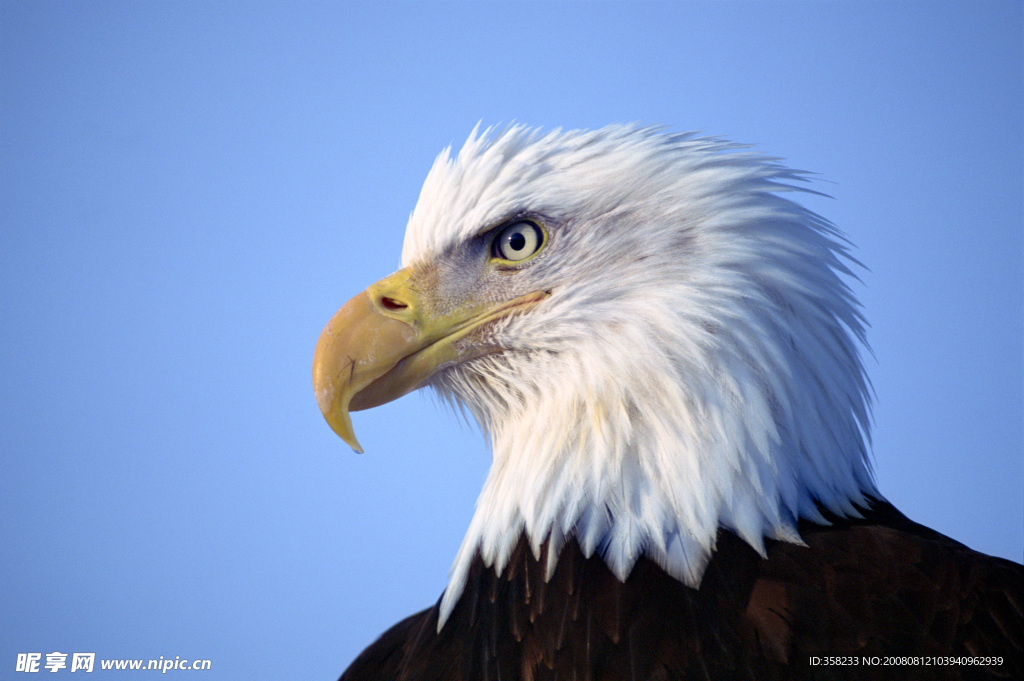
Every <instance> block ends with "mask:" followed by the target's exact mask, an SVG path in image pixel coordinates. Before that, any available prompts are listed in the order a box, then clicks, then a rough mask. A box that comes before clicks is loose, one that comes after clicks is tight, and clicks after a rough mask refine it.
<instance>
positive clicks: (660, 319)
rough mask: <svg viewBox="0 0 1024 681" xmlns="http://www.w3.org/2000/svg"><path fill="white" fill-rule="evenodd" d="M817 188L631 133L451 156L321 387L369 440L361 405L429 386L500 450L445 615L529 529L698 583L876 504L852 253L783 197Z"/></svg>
mask: <svg viewBox="0 0 1024 681" xmlns="http://www.w3.org/2000/svg"><path fill="white" fill-rule="evenodd" d="M802 181H803V177H802V175H801V174H800V173H798V172H795V171H792V170H788V169H786V168H785V167H783V166H781V165H779V164H778V163H777V162H775V161H773V160H771V159H766V158H763V157H760V156H757V155H754V154H751V153H748V152H745V151H743V150H742V148H740V147H737V146H736V145H732V144H728V143H726V142H723V141H720V140H717V139H708V138H699V137H693V136H690V135H678V134H665V133H662V132H660V131H658V130H655V129H641V128H635V127H630V126H612V127H608V128H604V129H601V130H598V131H594V132H579V131H573V132H567V133H561V132H557V131H556V132H551V133H547V134H540V133H538V132H536V131H532V130H528V129H525V128H522V127H512V128H508V129H506V130H504V131H503V132H500V133H497V134H491V133H490V132H489V131H487V132H483V133H482V134H478V132H477V131H474V132H473V134H471V135H470V137H469V139H468V140H467V142H466V143H465V145H464V146H463V148H462V150H461V151H460V152H459V153H458V156H457V157H455V158H454V159H453V158H452V157H451V155H450V153H449V151H448V150H445V151H444V152H442V153H441V155H440V156H439V157H438V159H437V161H436V162H435V163H434V166H433V168H432V169H431V171H430V174H429V175H428V176H427V179H426V182H425V183H424V186H423V190H422V193H421V194H420V199H419V202H418V204H417V205H416V208H415V210H414V212H413V214H412V216H411V218H410V220H409V225H408V227H407V230H406V236H405V246H404V250H403V254H402V260H403V269H401V270H400V271H399V272H396V273H395V274H393V275H391V276H390V277H387V278H386V279H384V280H382V281H380V282H378V283H377V284H374V285H373V286H371V287H370V288H369V289H367V291H366V292H364V293H362V294H359V295H358V296H356V297H355V298H353V299H352V301H350V302H349V303H348V304H347V305H346V306H345V307H344V308H342V310H340V311H339V313H338V315H336V316H335V318H334V319H332V321H331V323H329V324H328V326H327V328H325V330H324V334H323V336H321V340H320V343H319V345H318V348H317V355H316V360H315V363H314V383H315V385H316V389H317V398H318V401H319V402H320V405H321V409H322V410H323V411H324V414H325V416H326V417H327V419H328V421H329V422H330V423H331V425H332V427H334V428H335V430H336V431H338V432H339V434H341V435H342V437H344V438H346V440H347V441H349V442H350V443H351V444H353V445H354V446H356V447H358V444H357V443H356V442H355V438H354V436H353V435H352V431H351V422H350V420H349V416H348V412H349V411H350V410H355V409H361V408H368V407H372V406H376V405H377V404H380V403H383V402H386V401H389V400H391V399H394V398H396V397H397V396H399V395H401V394H404V393H405V392H408V391H409V390H413V389H415V388H418V387H420V386H423V385H429V386H430V387H432V388H434V389H435V390H437V391H438V393H440V395H442V396H443V397H444V398H445V399H447V400H449V401H451V402H453V403H456V404H459V405H462V406H464V407H465V408H467V409H468V410H469V411H470V412H471V413H472V414H473V415H474V416H475V417H476V419H477V420H478V421H479V423H480V424H481V426H482V427H483V429H484V430H485V431H486V432H487V433H488V434H489V437H490V440H491V448H492V450H493V456H494V461H493V465H492V467H491V471H490V474H489V476H488V478H487V482H486V483H485V486H484V489H483V492H482V494H481V496H480V499H479V501H478V505H477V511H476V514H475V516H474V518H473V521H472V524H471V526H470V529H469V532H468V533H467V536H466V539H465V541H464V542H463V546H462V548H461V549H460V551H459V555H458V557H457V558H456V562H455V565H454V567H453V575H452V580H451V583H450V585H449V588H448V590H447V592H446V594H445V601H444V603H443V606H442V620H441V621H442V622H443V621H444V617H445V616H447V614H448V612H450V609H451V607H452V606H453V605H454V603H455V601H456V600H457V599H458V596H459V595H460V594H461V591H462V587H463V584H464V580H465V577H466V571H467V570H468V567H469V564H470V562H471V560H472V559H473V557H474V556H475V555H476V554H477V553H479V554H480V555H481V556H482V557H483V559H484V561H485V563H487V564H489V565H493V566H494V567H495V568H496V569H497V570H499V571H500V570H501V569H502V568H503V567H504V565H505V563H506V561H507V559H508V556H509V554H510V552H511V550H512V549H513V548H514V547H515V544H516V543H517V541H518V539H519V537H520V535H521V534H522V532H525V533H526V535H527V537H528V539H529V541H530V543H531V545H532V546H533V548H534V551H535V553H536V555H538V556H539V555H540V547H541V546H542V544H543V543H545V542H550V543H551V545H550V547H549V551H548V556H549V559H550V561H551V562H550V563H549V571H551V570H553V568H554V560H555V558H556V557H557V554H558V549H559V548H560V547H561V545H562V544H563V543H564V542H565V541H567V540H569V539H575V540H576V541H578V542H579V544H580V546H581V547H582V549H583V551H584V553H585V554H587V555H591V554H593V553H598V554H600V555H601V556H602V557H603V558H604V559H605V561H606V562H607V564H608V565H609V567H610V568H611V569H612V570H613V571H614V572H615V573H616V574H617V575H618V576H619V577H620V578H622V579H625V577H626V576H627V575H628V574H629V572H630V570H631V568H632V566H633V564H634V563H635V561H636V560H637V558H639V557H640V556H641V555H647V556H649V557H651V558H652V559H654V560H656V561H657V562H658V563H659V564H660V565H662V566H663V567H664V568H665V569H666V570H667V571H668V572H669V573H670V574H672V575H674V576H675V577H677V578H678V579H680V580H683V581H684V582H686V583H687V584H689V585H692V586H696V585H698V584H699V582H700V578H701V575H702V573H703V568H704V565H705V564H706V562H707V559H708V558H709V556H710V554H711V552H712V551H713V550H714V541H715V536H716V534H717V531H718V529H719V528H720V527H724V528H727V529H729V530H732V531H734V532H735V533H736V534H738V535H739V536H740V537H742V538H743V539H744V540H746V541H747V542H748V543H749V544H750V545H751V546H753V547H754V548H755V549H757V550H758V551H760V552H762V553H763V552H764V543H763V539H764V538H765V537H769V538H775V539H782V540H787V541H799V536H798V534H797V529H796V524H797V520H798V519H800V518H805V519H809V520H814V521H819V522H824V519H823V518H822V517H821V515H820V513H819V512H818V508H817V505H818V504H820V505H821V506H823V507H825V508H827V509H828V510H829V511H831V512H833V513H836V514H839V515H856V514H857V511H856V508H855V507H856V506H863V505H864V504H865V503H866V502H865V498H864V497H865V495H873V496H878V492H877V490H876V489H875V487H874V484H873V481H872V476H871V472H870V467H869V464H868V459H867V443H866V440H867V438H868V432H869V418H870V417H869V386H868V383H867V379H866V378H865V375H864V371H863V367H862V364H861V360H860V355H859V351H858V344H863V341H864V338H863V336H864V324H863V320H862V318H861V316H860V313H859V311H858V307H857V303H856V301H855V300H854V298H853V296H852V294H851V292H850V289H849V288H848V286H847V285H846V284H845V283H844V281H843V279H842V277H841V275H849V274H850V272H849V270H848V264H850V263H852V262H853V261H852V259H851V258H850V257H849V255H848V254H847V251H846V248H845V247H844V245H843V242H842V240H841V237H840V235H839V234H838V232H837V231H836V230H835V228H834V227H833V226H832V225H831V224H829V223H828V222H827V221H825V220H824V219H822V218H821V217H819V216H817V215H815V214H814V213H812V212H810V211H808V210H806V209H804V208H802V207H801V206H799V205H797V204H796V203H794V202H792V201H790V200H789V199H787V198H784V195H785V194H787V193H788V192H790V191H793V190H794V189H796V188H797V187H796V186H795V183H796V184H798V183H800V182H802Z"/></svg>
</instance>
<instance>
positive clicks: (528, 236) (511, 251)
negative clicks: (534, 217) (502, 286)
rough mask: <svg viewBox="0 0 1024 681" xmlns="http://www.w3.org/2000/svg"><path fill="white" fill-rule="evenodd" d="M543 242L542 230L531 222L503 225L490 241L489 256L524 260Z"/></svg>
mask: <svg viewBox="0 0 1024 681" xmlns="http://www.w3.org/2000/svg"><path fill="white" fill-rule="evenodd" d="M543 244H544V232H543V230H541V228H540V227H538V226H537V225H535V224H534V223H532V222H526V221H521V222H514V223H512V224H511V225H508V226H507V227H503V228H502V229H501V230H500V231H499V232H498V234H497V236H495V237H494V241H493V242H492V243H491V257H493V258H497V259H499V260H507V261H510V262H520V261H522V260H526V259H527V258H529V257H530V256H531V255H533V254H534V253H536V252H537V251H539V250H540V247H541V246H542V245H543Z"/></svg>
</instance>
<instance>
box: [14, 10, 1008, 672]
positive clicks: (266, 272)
mask: <svg viewBox="0 0 1024 681" xmlns="http://www.w3.org/2000/svg"><path fill="white" fill-rule="evenodd" d="M1022 26H1024V5H1022V4H1021V3H1020V2H961V3H934V2H927V3H911V2H899V3H888V2H862V3H831V2H830V3H809V2H807V3H793V4H786V3H733V2H717V3H690V4H686V5H685V6H676V5H668V4H655V3H631V4H618V3H589V2H577V3H571V4H553V5H549V4H542V3H535V4H534V3H531V4H504V3H500V4H499V3H472V4H471V3H465V4H448V3H445V4H440V3H439V4H434V3H417V4H413V3H403V4H372V5H371V3H366V2H359V3H354V4H351V5H348V4H342V3H310V2H296V1H295V0H289V2H287V3H286V2H277V3H265V2H264V3H231V2H216V3H209V2H184V1H181V2H161V3H156V2H88V3H86V2H52V1H46V0H43V1H39V2H12V1H10V0H2V1H0V542H2V550H0V584H2V585H3V586H2V588H0V612H2V613H3V616H2V617H0V677H2V678H11V677H12V676H13V675H14V671H13V670H14V666H15V658H16V654H17V653H18V652H42V653H47V652H52V651H55V650H56V651H62V652H68V653H70V652H95V653H96V654H97V657H98V658H115V657H125V658H147V659H148V658H156V657H158V656H161V655H162V656H164V657H165V658H173V657H174V656H180V657H182V658H189V659H191V658H209V659H211V660H212V662H213V668H214V671H213V672H210V673H208V674H207V676H209V677H210V678H217V679H243V678H245V679H283V678H303V679H332V678H335V677H336V676H337V674H338V673H339V672H340V671H341V670H342V669H343V668H344V667H345V666H346V665H347V664H348V662H349V661H350V660H351V659H352V658H353V657H354V656H355V655H356V654H357V653H358V652H359V651H360V650H361V649H362V648H363V647H365V646H366V645H367V644H368V643H370V642H371V641H372V640H373V639H374V638H375V637H376V636H377V635H378V634H379V633H381V631H383V630H384V629H385V628H386V627H387V626H389V625H391V624H392V623H394V622H396V621H397V620H398V619H400V618H402V617H404V616H405V615H408V614H410V613H412V612H414V611H417V610H419V609H421V608H424V607H427V606H428V605H430V604H431V603H432V602H434V601H435V600H436V599H437V598H438V596H439V595H440V594H441V591H442V590H443V588H444V585H445V582H446V576H447V571H448V568H449V566H450V564H451V561H452V559H453V558H454V556H455V552H456V549H457V547H458V545H459V542H460V540H461V538H462V535H463V532H464V531H465V529H466V527H467V526H468V523H469V519H470V517H471V514H472V510H473V503H474V501H475V498H476V495H477V493H478V491H479V489H480V486H481V484H482V482H483V479H484V476H485V474H486V470H487V466H488V464H489V456H488V454H487V452H486V450H485V447H484V442H483V439H482V437H481V436H480V435H479V434H478V433H477V432H476V429H475V426H470V427H468V426H466V425H463V424H461V423H460V422H459V420H458V419H457V418H456V417H454V416H452V415H450V414H449V413H447V412H446V411H444V409H443V408H441V407H439V406H438V405H436V404H434V403H433V400H432V398H430V397H429V396H427V395H420V394H414V395H412V396H409V397H406V398H403V399H401V400H399V401H398V402H396V403H393V404H391V405H387V406H385V407H382V408H379V409H377V410H374V411H371V412H363V413H360V414H357V415H356V416H355V424H356V428H357V432H358V433H359V437H360V440H361V441H362V443H363V444H364V446H365V447H366V449H367V454H365V455H355V454H353V453H352V452H351V451H350V450H349V449H348V448H347V447H346V446H345V445H344V444H343V443H342V442H341V441H340V440H338V439H337V438H336V437H335V436H334V435H333V434H332V433H331V431H330V429H329V428H328V427H327V425H326V424H325V423H324V422H323V420H322V418H321V416H320V414H319V411H318V410H317V407H316V404H315V401H314V399H313V394H312V389H311V386H310V362H311V357H312V352H313V347H314V344H315V342H316V339H317V336H318V334H319V333H320V330H321V328H322V327H323V325H324V324H325V323H326V321H327V319H328V318H329V317H330V316H331V315H332V314H333V312H334V311H335V310H336V309H337V308H338V307H339V306H340V305H341V304H342V303H344V302H345V301H346V300H347V299H348V298H349V297H350V296H352V295H353V294H355V293H356V292H358V291H359V290H361V289H363V288H364V287H365V286H367V285H368V284H370V283H372V282H373V281H375V280H377V279H378V278H380V277H382V276H384V275H386V274H388V273H389V272H391V271H392V270H394V269H395V268H396V267H397V264H398V258H399V252H400V249H401V242H402V234H403V231H404V227H405V221H406V219H407V218H408V215H409V213H410V211H411V210H412V208H413V206H414V204H415V202H416V198H417V196H418V192H419V186H420V183H421V182H422V180H423V178H424V176H425V175H426V172H427V170H428V169H429V167H430V164H431V162H432V161H433V158H434V156H435V155H436V154H437V153H438V152H439V151H440V150H441V149H442V148H443V147H444V146H445V145H448V144H450V143H454V144H455V145H460V144H461V143H462V141H463V140H464V139H465V137H466V136H467V134H468V133H469V131H470V130H471V128H472V127H473V126H474V125H475V124H476V123H477V121H483V122H484V123H486V124H499V123H503V122H509V121H518V122H522V123H526V124H529V125H535V126H543V127H545V128H553V127H564V128H577V127H584V128H593V127H598V126H602V125H604V124H607V123H612V122H629V121H639V122H643V123H659V124H666V125H668V126H669V127H670V128H672V129H675V130H702V131H705V132H707V133H709V134H715V135H723V136H726V137H729V138H731V139H734V140H736V141H742V142H749V143H753V144H755V145H756V148H757V149H758V150H761V151H763V152H764V153H766V154H771V155H777V156H781V157H783V158H785V159H786V160H787V161H788V162H789V163H790V164H791V165H793V166H795V167H798V168H802V169H806V170H810V171H815V172H817V173H819V174H820V178H821V181H820V182H819V183H817V184H816V188H817V189H819V190H821V191H824V192H826V193H828V194H830V195H832V196H833V197H834V199H822V198H816V197H808V199H807V203H808V205H810V206H811V207H812V208H813V209H815V210H817V211H819V212H821V213H822V214H824V215H825V216H826V217H828V218H830V219H831V220H833V221H834V222H835V223H836V224H837V225H839V227H840V228H841V229H843V230H844V231H845V232H846V233H847V234H848V235H849V237H850V239H851V240H852V241H853V242H854V243H855V244H856V245H857V247H858V250H857V256H858V257H859V258H860V259H861V260H862V261H863V262H864V263H865V264H866V265H867V267H868V268H869V270H868V271H865V272H863V273H862V277H861V278H862V280H863V285H860V284H858V285H856V290H857V293H858V294H859V295H860V297H861V300H862V301H863V303H864V306H865V310H866V314H867V317H868V319H869V320H870V322H871V324H872V329H871V331H870V340H871V343H872V346H873V349H874V358H873V359H872V358H869V360H868V367H869V371H870V374H871V377H872V380H873V382H874V386H875V389H876V392H877V397H878V400H877V405H876V409H875V420H876V428H875V440H874V453H875V458H876V461H877V474H878V479H879V483H880V486H881V489H882V490H883V492H884V493H885V494H886V495H887V496H888V497H889V499H890V500H891V501H893V502H894V503H895V504H896V505H897V506H898V507H899V508H901V509H902V510H903V511H904V512H905V513H907V514H908V515H909V516H910V517H912V518H914V519H916V520H918V521H920V522H922V523H925V524H927V525H930V526H932V527H935V528H936V529H938V530H940V531H942V532H944V533H946V534H948V535H950V536H952V537H954V538H955V539H958V540H960V541H963V542H965V543H967V544H968V545H970V546H972V547H974V548H977V549H979V550H982V551H985V552H989V553H994V554H997V555H1000V556H1006V557H1010V558H1013V559H1015V560H1017V561H1020V560H1021V557H1022V544H1024V540H1022V517H1024V508H1022V504H1024V502H1022V497H1024V494H1022V479H1024V472H1022V471H1024V462H1022V458H1024V435H1022V423H1024V398H1022V386H1024V378H1022V357H1024V350H1022V348H1024V342H1022V331H1024V302H1022V297H1024V271H1022V270H1024V265H1022V263H1024V206H1022V204H1024V132H1022V121H1024V47H1022V44H1024V43H1022ZM62 673H63V674H67V673H70V672H69V671H68V670H64V671H63V672H62ZM94 673H95V674H97V676H99V677H104V676H110V677H117V676H118V673H115V672H108V673H106V674H104V673H103V672H99V671H97V672H94ZM121 674H123V672H122V673H121ZM169 674H170V675H171V676H175V675H179V676H180V675H187V672H177V673H175V672H169Z"/></svg>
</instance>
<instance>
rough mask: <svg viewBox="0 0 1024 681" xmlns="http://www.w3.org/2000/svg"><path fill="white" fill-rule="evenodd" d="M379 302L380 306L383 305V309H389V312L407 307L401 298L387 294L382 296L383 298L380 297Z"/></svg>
mask: <svg viewBox="0 0 1024 681" xmlns="http://www.w3.org/2000/svg"><path fill="white" fill-rule="evenodd" d="M380 304H381V307H383V308H384V309H385V310H390V311H391V312H398V311H399V310H404V309H405V308H407V307H409V306H408V305H406V304H405V303H403V302H402V301H401V300H398V299H396V298H388V297H387V296H384V297H383V298H381V299H380Z"/></svg>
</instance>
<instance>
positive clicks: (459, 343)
mask: <svg viewBox="0 0 1024 681" xmlns="http://www.w3.org/2000/svg"><path fill="white" fill-rule="evenodd" d="M546 297H547V293H546V292H540V291H539V292H534V293H529V294H527V295H525V296H520V297H519V298H515V299H513V300H511V301H508V302H506V303H500V304H493V303H491V304H480V303H475V304H474V303H472V302H471V301H467V302H464V303H463V304H462V305H458V306H455V309H454V310H453V311H451V312H448V313H447V314H432V313H431V311H430V310H429V309H428V304H427V301H426V300H425V296H424V295H423V294H422V293H421V291H420V289H419V288H418V286H417V284H416V280H415V278H414V276H413V273H412V271H411V270H410V269H409V268H405V269H401V270H399V271H397V272H395V273H394V274H392V275H390V276H388V277H386V278H384V279H382V280H381V281H379V282H377V283H376V284H374V285H372V286H370V287H369V288H368V289H366V290H365V291H363V292H362V293H360V294H358V295H356V296H355V297H354V298H352V299H351V300H349V301H348V302H347V303H345V305H344V306H343V307H342V308H341V309H340V310H338V312H337V313H336V314H335V315H334V316H333V317H332V318H331V320H330V321H329V322H327V326H325V327H324V330H323V332H322V333H321V334H320V340H319V341H317V344H316V350H315V351H314V353H313V389H314V391H315V393H316V401H317V404H318V405H319V406H320V411H321V412H323V415H324V418H325V419H326V420H327V423H328V424H330V426H331V428H332V429H333V430H334V432H335V433H337V434H338V435H339V436H340V437H341V439H342V440H344V441H345V442H347V443H348V444H349V445H350V446H351V447H352V449H354V450H356V451H357V452H362V451H363V449H362V447H361V446H360V444H359V442H358V440H356V437H355V432H354V431H353V428H352V419H351V418H350V416H349V412H350V411H358V410H360V409H369V408H370V407H376V406H378V405H380V404H384V403H385V402H390V401H392V400H396V399H398V398H399V397H401V396H402V395H405V394H406V393H408V392H411V391H413V390H415V389H416V388H419V387H420V386H421V385H423V384H424V383H425V382H426V381H427V379H429V378H430V377H431V376H432V375H433V374H434V373H435V372H437V371H438V370H439V369H442V368H444V367H445V366H450V365H451V364H454V363H457V362H461V361H465V360H467V359H470V358H472V357H479V356H481V355H484V354H488V353H490V352H497V351H499V350H500V348H497V347H493V346H486V345H482V344H479V343H474V342H472V340H465V339H466V336H468V335H469V334H470V333H471V332H472V331H473V330H475V329H477V328H479V327H480V326H482V325H483V324H485V323H486V322H489V321H491V320H494V319H497V318H499V317H503V316H505V315H507V314H511V313H513V312H515V311H519V310H522V309H525V308H527V307H532V306H533V305H535V304H536V303H537V302H539V301H540V300H543V299H544V298H546Z"/></svg>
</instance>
